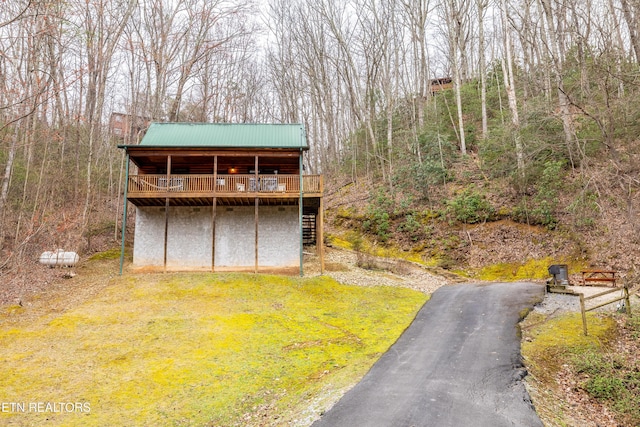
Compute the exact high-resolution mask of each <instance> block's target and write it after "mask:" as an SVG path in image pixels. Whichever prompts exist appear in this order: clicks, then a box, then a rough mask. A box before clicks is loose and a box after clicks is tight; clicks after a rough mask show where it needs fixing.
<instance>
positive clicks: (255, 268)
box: [253, 155, 260, 274]
mask: <svg viewBox="0 0 640 427" xmlns="http://www.w3.org/2000/svg"><path fill="white" fill-rule="evenodd" d="M258 166H259V165H258V156H257V155H256V157H255V164H254V168H255V170H254V171H253V172H254V176H255V188H254V191H255V192H256V193H257V192H258V191H259V190H260V181H259V176H258ZM259 203H260V199H259V198H258V196H257V195H256V198H255V201H254V204H255V207H254V217H255V229H256V233H255V234H256V241H255V245H256V247H255V249H256V250H255V260H254V264H255V265H254V271H255V273H256V274H257V273H258V223H259V222H258V205H259Z"/></svg>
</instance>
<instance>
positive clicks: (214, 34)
mask: <svg viewBox="0 0 640 427" xmlns="http://www.w3.org/2000/svg"><path fill="white" fill-rule="evenodd" d="M639 30H640V4H639V3H638V2H635V1H630V0H562V1H559V0H410V1H409V0H396V1H384V0H340V1H338V0H269V1H268V2H253V1H247V0H95V1H94V0H92V1H82V0H65V1H62V0H12V1H7V0H2V1H0V282H2V283H4V284H6V285H7V286H9V287H11V286H16V287H20V284H21V283H22V284H24V282H25V281H26V280H28V279H27V276H28V274H27V273H28V272H29V270H30V269H31V266H32V264H33V263H34V262H35V261H36V260H37V257H38V255H39V254H40V253H41V252H42V251H45V250H55V249H57V248H64V249H66V250H73V251H77V252H79V253H80V254H81V255H82V256H87V255H90V254H91V253H93V252H96V251H99V250H104V249H105V248H109V247H115V246H117V245H118V242H119V239H120V227H121V224H122V218H121V216H122V205H123V200H122V193H123V180H124V177H123V169H124V155H123V153H122V150H118V149H117V145H118V144H135V143H137V142H138V141H139V139H140V137H141V135H142V131H139V129H138V128H141V129H142V130H143V128H144V124H145V123H147V122H148V121H193V122H224V123H262V122H267V123H271V122H276V123H277V122H286V123H289V122H295V123H303V124H304V125H305V128H306V131H307V138H308V141H309V143H310V147H311V149H310V151H309V155H308V156H307V157H306V160H305V162H306V164H305V167H306V170H307V171H309V172H311V173H323V174H325V176H326V181H327V195H326V196H327V201H328V203H327V207H328V210H327V214H328V218H329V224H328V226H329V228H330V230H331V232H332V233H333V236H335V237H340V238H342V239H343V240H346V241H348V242H349V243H350V245H351V246H352V247H354V246H355V247H356V248H362V247H363V239H364V241H366V242H367V245H370V246H369V248H370V249H371V248H373V249H375V248H392V249H393V248H395V249H396V250H397V252H398V253H401V254H404V256H405V257H408V258H414V259H419V260H421V261H423V262H425V263H432V264H435V265H437V266H439V267H444V268H448V269H456V270H460V271H465V272H466V273H467V274H478V275H479V276H478V277H481V276H482V275H481V274H480V273H479V272H481V271H482V269H486V268H487V267H488V266H493V267H495V266H507V267H505V268H506V269H511V270H513V271H516V270H517V266H518V265H519V263H525V262H526V261H527V260H529V259H531V260H544V262H547V261H548V262H559V261H563V262H564V261H566V262H569V263H576V265H598V266H606V267H609V268H614V269H617V270H619V271H622V272H623V275H628V276H629V277H631V276H633V275H634V274H635V273H634V271H635V267H636V262H637V261H636V260H635V256H634V254H635V253H638V249H640V247H639V243H640V236H639V235H638V227H639V225H640V223H639V221H638V215H637V209H638V197H637V194H638V188H639V185H640V177H639V171H640V163H639V162H638V155H639V152H638V151H639V149H640V145H639V143H638V135H639V134H640V120H638V116H639V115H640V108H639V107H640V96H639V95H640V73H639V67H638V60H639V58H640V38H639V37H640V34H639ZM114 113H116V115H114ZM117 114H122V116H120V117H126V118H128V119H127V120H128V125H129V128H128V129H126V130H125V131H124V132H122V131H119V133H116V132H115V131H114V128H113V125H112V120H114V119H115V118H116V117H117ZM129 224H132V222H129ZM514 266H516V267H514ZM514 269H515V270H514ZM494 270H495V268H494ZM541 270H542V271H543V273H545V271H544V270H546V267H541ZM474 271H475V272H476V273H473V272H474ZM470 272H471V273H470Z"/></svg>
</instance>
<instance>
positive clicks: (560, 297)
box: [534, 286, 637, 315]
mask: <svg viewBox="0 0 640 427" xmlns="http://www.w3.org/2000/svg"><path fill="white" fill-rule="evenodd" d="M567 289H570V290H572V291H574V292H578V293H582V294H584V296H590V295H595V294H597V293H600V292H604V291H607V290H610V289H612V288H609V287H601V286H568V287H567ZM621 296H623V294H622V290H620V291H619V292H612V293H610V294H608V295H604V296H602V297H598V298H594V299H593V300H587V301H586V302H585V303H586V307H587V309H588V308H589V307H593V306H596V305H598V304H602V303H605V302H607V301H611V300H612V299H616V298H619V297H621ZM634 298H635V301H634ZM634 303H635V304H637V297H632V298H631V305H632V306H633V305H635V304H634ZM621 304H622V301H618V302H615V303H612V304H609V305H606V306H604V307H600V308H598V309H596V310H595V311H604V312H606V311H609V312H611V311H615V310H618V309H621V308H622V305H621ZM534 311H535V312H538V313H541V314H546V315H554V314H562V313H569V312H580V298H579V297H578V295H566V294H556V293H547V294H546V296H545V298H544V300H543V301H542V303H540V304H538V305H536V306H535V307H534Z"/></svg>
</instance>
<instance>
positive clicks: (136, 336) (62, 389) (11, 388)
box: [0, 273, 427, 426]
mask: <svg viewBox="0 0 640 427" xmlns="http://www.w3.org/2000/svg"><path fill="white" fill-rule="evenodd" d="M72 280H76V279H72ZM95 280H107V281H109V282H108V285H107V286H104V287H102V288H101V290H100V291H99V292H97V294H96V295H94V296H91V297H89V298H87V299H85V300H84V301H83V302H82V303H80V304H79V305H76V306H75V307H73V308H70V309H68V310H66V311H63V312H61V313H56V314H55V315H51V314H49V315H47V316H40V317H30V318H25V319H24V320H21V319H20V316H22V315H23V313H21V310H20V309H17V308H16V307H10V308H5V309H4V310H2V309H0V319H2V325H0V361H1V363H0V378H1V380H0V405H1V407H0V425H16V426H22V425H25V426H26V425H47V426H125V425H126V426H182V425H194V426H205V425H206V426H218V425H220V426H234V425H280V424H283V423H286V422H288V421H294V420H295V419H296V418H297V417H299V416H300V414H305V412H309V411H310V410H311V409H309V408H312V407H313V406H314V405H317V404H318V402H319V401H320V400H321V399H322V396H323V395H325V394H327V393H330V392H332V391H333V392H334V393H335V391H336V390H340V389H344V388H345V387H347V386H348V385H350V384H353V383H354V382H355V381H357V380H358V379H359V378H360V377H361V376H362V375H364V373H366V371H367V370H368V369H369V368H370V366H371V365H372V364H373V362H375V360H377V358H378V357H379V356H380V354H381V353H383V352H384V351H385V350H386V349H387V348H388V347H389V346H390V345H391V344H392V343H393V342H394V341H395V340H396V339H397V338H398V336H399V335H400V334H401V333H402V331H403V330H404V329H405V328H406V327H407V326H408V325H409V323H410V322H411V320H412V319H413V318H414V316H415V314H416V312H417V310H418V309H419V308H420V307H421V305H422V304H423V303H424V302H425V300H426V299H427V296H426V295H424V294H421V293H418V292H415V291H411V290H408V289H403V288H393V287H369V288H365V287H356V286H344V285H340V284H338V283H336V282H335V281H333V280H331V279H330V278H326V277H316V278H297V277H281V276H266V275H250V274H205V273H202V274H184V273H183V274H177V273H176V274H151V275H143V274H140V275H125V276H123V277H112V278H109V277H107V276H103V277H99V276H96V279H95ZM25 310H28V308H27V309H25ZM16 319H17V320H16ZM5 320H10V321H5ZM313 410H315V411H317V410H319V409H318V408H314V409H313ZM309 415H310V414H308V413H307V416H309ZM298 423H299V424H302V425H304V424H305V422H304V420H299V421H298Z"/></svg>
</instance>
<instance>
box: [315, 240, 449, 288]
mask: <svg viewBox="0 0 640 427" xmlns="http://www.w3.org/2000/svg"><path fill="white" fill-rule="evenodd" d="M361 256H362V255H361ZM366 256H367V261H370V262H371V263H373V264H375V266H376V267H377V268H376V269H373V270H369V269H364V268H360V267H358V266H357V264H358V254H357V253H356V252H354V251H348V250H338V249H332V248H327V250H326V251H325V275H327V276H330V277H332V278H333V279H335V280H336V281H337V282H340V283H343V284H349V285H357V286H401V287H406V288H411V289H415V290H417V291H420V292H424V293H427V294H432V293H433V292H435V290H436V289H438V288H439V287H441V286H444V285H447V284H450V283H451V280H448V279H446V278H444V277H442V276H439V275H436V274H434V273H431V272H429V271H427V269H426V268H424V267H422V266H420V265H418V264H415V263H412V262H408V261H398V260H389V259H386V258H379V257H372V256H368V255H366ZM307 257H308V259H305V264H307V265H309V267H307V269H306V271H305V275H310V276H313V275H319V274H320V270H319V263H317V257H316V256H315V255H313V254H308V255H307Z"/></svg>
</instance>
